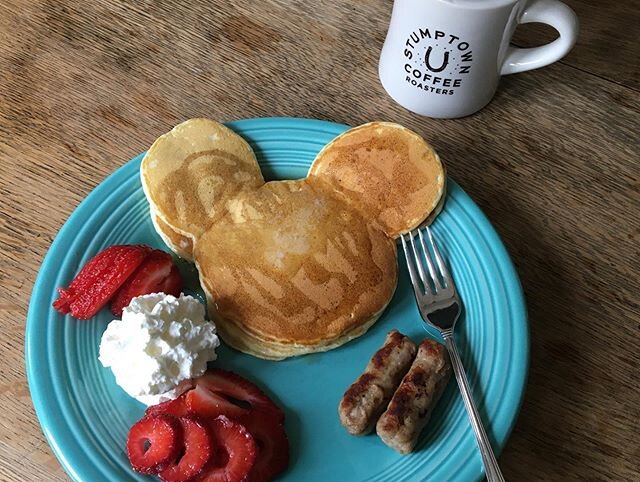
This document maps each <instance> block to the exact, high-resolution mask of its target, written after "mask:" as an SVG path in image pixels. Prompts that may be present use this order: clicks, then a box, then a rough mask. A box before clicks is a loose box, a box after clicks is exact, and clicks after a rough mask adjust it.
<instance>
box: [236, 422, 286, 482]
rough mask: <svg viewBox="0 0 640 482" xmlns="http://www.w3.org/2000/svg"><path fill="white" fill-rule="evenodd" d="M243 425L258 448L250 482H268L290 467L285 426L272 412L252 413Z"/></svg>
mask: <svg viewBox="0 0 640 482" xmlns="http://www.w3.org/2000/svg"><path fill="white" fill-rule="evenodd" d="M241 421H242V423H243V424H244V426H245V427H247V429H248V430H249V432H250V433H251V435H253V438H254V439H255V441H256V445H257V446H258V457H257V458H256V463H255V465H254V466H253V469H251V472H250V474H249V478H248V481H249V482H266V481H268V480H271V479H273V478H274V477H276V476H277V475H278V474H280V473H281V472H284V471H285V470H286V468H287V467H288V466H289V440H288V439H287V434H286V432H285V430H284V425H283V423H282V422H281V421H278V420H277V418H276V417H274V416H273V413H271V412H261V411H257V410H255V411H252V412H250V414H249V415H247V416H245V417H244V418H243V419H242V420H241Z"/></svg>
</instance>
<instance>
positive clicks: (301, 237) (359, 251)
mask: <svg viewBox="0 0 640 482" xmlns="http://www.w3.org/2000/svg"><path fill="white" fill-rule="evenodd" d="M228 207H229V214H228V215H227V216H226V217H224V218H222V219H220V220H218V221H217V222H216V225H215V226H214V227H213V228H212V229H210V230H208V231H207V232H206V233H204V234H203V235H202V237H200V238H199V239H198V241H197V243H196V244H195V250H194V255H195V260H196V264H197V267H198V271H199V273H200V281H201V284H202V286H203V288H204V289H205V291H206V292H207V294H208V295H209V301H210V305H211V306H210V314H214V313H215V315H216V318H217V319H218V324H219V325H220V333H221V335H222V337H223V339H224V338H225V334H226V335H227V337H226V338H227V339H226V341H228V342H229V343H230V344H232V345H234V346H237V347H238V348H240V349H242V350H243V351H248V352H253V353H255V354H257V355H258V356H262V357H267V358H284V357H286V356H293V355H296V354H301V353H309V352H312V351H322V350H326V349H329V348H331V347H334V346H337V345H338V344H342V343H344V342H346V341H349V340H350V339H352V338H353V337H355V336H358V335H360V334H362V333H363V332H364V331H365V330H366V329H367V328H368V327H369V326H370V325H371V324H372V323H373V322H374V321H375V319H376V318H377V316H379V314H380V313H381V312H382V310H383V309H384V307H385V306H386V305H387V303H388V302H389V300H390V299H391V297H392V295H393V292H394V290H395V287H396V283H397V260H396V246H395V243H394V242H393V240H391V239H390V238H389V237H388V236H387V235H386V234H385V233H384V232H383V231H382V230H381V229H379V228H378V227H377V225H376V223H375V222H374V221H372V220H367V219H365V218H364V217H363V216H362V215H361V214H360V213H359V212H358V211H357V210H356V209H354V208H352V207H351V206H350V205H348V204H345V203H344V202H343V201H342V200H340V199H339V198H338V197H336V196H335V195H333V194H332V193H331V192H330V191H328V190H327V189H326V188H325V187H324V186H323V185H321V184H318V183H316V182H312V181H309V180H300V181H278V182H270V183H267V184H265V185H264V186H262V187H261V188H260V189H258V190H257V191H254V192H244V193H243V194H242V195H241V196H239V197H238V198H237V199H236V200H235V201H233V202H232V203H229V206H228ZM256 343H257V344H256ZM252 345H253V346H252ZM270 345H271V348H269V346H270ZM269 350H275V352H273V353H271V354H270V352H269Z"/></svg>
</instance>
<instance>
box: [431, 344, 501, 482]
mask: <svg viewBox="0 0 640 482" xmlns="http://www.w3.org/2000/svg"><path fill="white" fill-rule="evenodd" d="M442 335H443V338H444V343H445V346H446V347H447V350H448V351H449V356H450V357H451V365H453V372H454V373H455V375H456V380H457V381H458V387H460V394H461V395H462V401H463V402H464V406H465V408H466V409H467V414H468V415H469V421H470V422H471V426H472V427H473V432H474V433H475V435H476V441H477V442H478V446H479V447H480V454H481V455H482V462H483V463H484V470H485V472H486V474H487V481H488V482H504V477H503V476H502V472H500V467H499V466H498V461H497V460H496V456H495V455H494V453H493V449H492V448H491V443H490V442H489V437H487V433H486V432H485V430H484V427H483V426H482V420H481V419H480V415H479V414H478V409H477V408H476V404H475V403H474V401H473V397H472V395H471V389H470V388H469V381H468V380H467V374H466V373H465V371H464V367H463V366H462V360H460V354H459V353H458V348H457V347H456V343H455V341H454V339H453V333H447V332H445V333H443V334H442Z"/></svg>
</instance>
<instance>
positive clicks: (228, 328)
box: [216, 306, 386, 360]
mask: <svg viewBox="0 0 640 482" xmlns="http://www.w3.org/2000/svg"><path fill="white" fill-rule="evenodd" d="M384 308H386V306H385V307H383V308H382V309H381V310H380V312H379V313H376V314H375V315H374V316H373V317H371V318H370V319H369V320H368V321H366V322H365V323H362V324H361V325H359V326H356V327H354V328H353V329H352V330H349V331H347V332H345V333H344V334H342V335H341V336H338V337H336V338H334V339H328V340H324V341H323V342H322V343H318V344H315V345H302V344H296V343H279V342H274V341H268V340H267V341H265V340H260V339H258V338H255V337H254V336H252V335H251V334H250V333H247V332H245V331H243V330H242V329H241V328H240V327H239V326H238V325H237V324H235V323H225V322H224V320H222V322H221V321H220V320H218V321H217V322H216V325H217V327H218V334H219V335H220V336H221V337H222V339H223V340H224V342H225V343H226V344H227V345H229V346H231V347H233V348H235V349H236V350H240V351H241V352H244V353H248V354H249V355H253V356H256V357H258V358H264V359H266V360H283V359H285V358H289V357H293V356H300V355H307V354H309V353H318V352H324V351H329V350H333V349H334V348H337V347H339V346H341V345H344V344H345V343H347V342H349V341H351V340H353V339H355V338H357V337H359V336H361V335H363V334H364V333H366V331H367V330H368V329H369V328H370V327H371V326H373V324H374V323H375V322H376V321H378V318H379V317H380V315H381V314H382V312H383V311H384Z"/></svg>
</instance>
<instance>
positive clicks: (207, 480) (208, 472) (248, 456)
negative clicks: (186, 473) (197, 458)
mask: <svg viewBox="0 0 640 482" xmlns="http://www.w3.org/2000/svg"><path fill="white" fill-rule="evenodd" d="M209 427H210V429H211V433H212V435H213V440H214V444H215V445H216V451H215V454H214V456H213V459H212V461H211V463H210V464H209V465H208V466H207V467H206V468H205V470H204V471H203V472H202V473H201V474H200V475H199V476H198V477H197V478H196V481H197V482H242V481H246V480H247V476H248V475H249V473H250V472H251V469H252V468H253V464H254V462H255V460H256V443H255V441H254V439H253V436H252V435H251V434H250V433H249V431H248V430H247V429H246V428H245V427H244V426H243V425H242V424H240V423H238V422H234V421H232V420H229V419H228V418H227V417H225V416H224V415H222V416H220V417H217V418H216V419H214V420H212V421H211V422H210V423H209Z"/></svg>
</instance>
